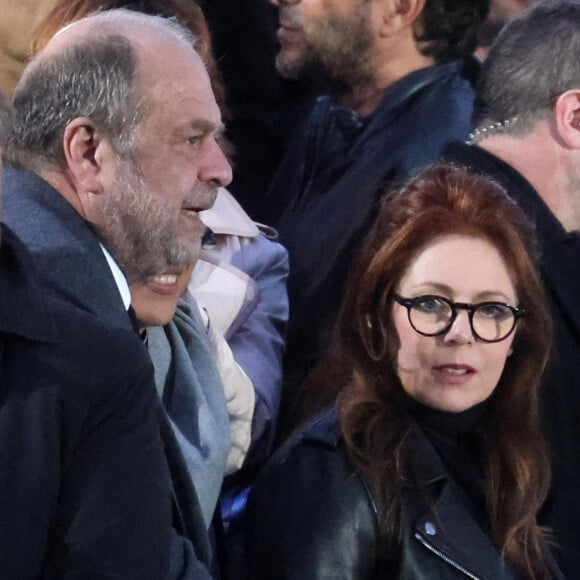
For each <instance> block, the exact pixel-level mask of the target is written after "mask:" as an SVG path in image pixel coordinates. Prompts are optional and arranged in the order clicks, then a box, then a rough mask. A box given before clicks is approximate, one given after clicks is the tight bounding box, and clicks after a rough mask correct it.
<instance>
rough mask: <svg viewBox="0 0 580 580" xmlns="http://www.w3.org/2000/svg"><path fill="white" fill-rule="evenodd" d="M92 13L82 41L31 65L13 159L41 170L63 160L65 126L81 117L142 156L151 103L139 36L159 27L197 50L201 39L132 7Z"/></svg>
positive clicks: (124, 154)
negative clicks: (141, 74)
mask: <svg viewBox="0 0 580 580" xmlns="http://www.w3.org/2000/svg"><path fill="white" fill-rule="evenodd" d="M89 18H90V19H91V20H92V25H91V27H90V29H89V31H88V33H87V34H83V35H82V38H75V39H74V40H72V41H71V42H70V44H69V45H67V46H65V47H64V48H62V49H61V50H58V51H55V52H54V53H51V54H48V55H44V54H43V53H42V52H41V53H39V55H37V57H36V58H35V59H33V60H32V62H31V63H30V64H29V65H28V67H27V68H26V70H25V72H24V74H23V76H22V78H21V80H20V82H19V83H18V86H17V87H16V90H15V93H14V121H13V123H12V131H11V134H10V138H9V141H8V146H7V151H6V159H7V160H8V161H9V162H10V163H12V164H14V165H16V166H19V167H23V168H26V169H30V170H33V171H36V172H39V171H42V169H43V168H45V167H46V166H55V165H56V166H59V165H62V164H63V163H64V161H65V157H64V150H63V136H64V131H65V128H66V126H67V125H68V123H69V122H70V121H72V120H73V119H75V118H77V117H87V118H89V119H90V120H91V121H92V122H93V123H94V124H95V126H96V127H97V129H98V130H99V131H101V132H102V133H103V134H104V135H105V136H106V137H108V138H109V139H110V140H111V143H112V145H113V147H114V148H115V151H116V153H117V155H119V157H121V158H130V157H132V156H134V154H135V134H136V130H137V128H138V126H139V124H140V123H141V122H142V121H143V119H144V118H145V117H146V114H147V111H148V109H149V106H150V105H151V103H150V102H149V99H148V95H147V91H146V90H143V89H144V88H145V87H139V86H137V84H136V76H137V55H136V52H135V49H134V47H133V45H132V42H131V38H135V31H139V29H142V30H153V31H159V32H161V33H164V34H165V35H169V36H171V37H173V38H174V39H178V40H179V41H183V42H185V43H187V44H188V45H189V46H190V47H192V48H193V47H194V46H195V43H196V39H195V36H194V35H193V34H192V33H191V32H190V31H189V30H188V29H186V28H184V27H182V26H181V25H180V24H178V23H177V22H176V21H175V20H173V19H167V18H162V17H160V16H149V15H146V14H141V13H138V12H134V11H130V10H124V9H119V10H109V11H104V12H101V13H98V14H96V15H94V16H91V17H89ZM124 29H126V30H128V31H129V30H130V31H132V33H127V34H125V33H124V32H123V31H124ZM79 36H81V35H79Z"/></svg>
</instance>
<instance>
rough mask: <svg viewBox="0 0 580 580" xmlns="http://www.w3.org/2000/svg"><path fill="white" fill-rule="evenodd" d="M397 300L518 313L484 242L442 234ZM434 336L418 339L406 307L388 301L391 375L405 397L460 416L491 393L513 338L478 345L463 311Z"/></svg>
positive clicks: (418, 260)
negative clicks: (392, 334) (429, 298)
mask: <svg viewBox="0 0 580 580" xmlns="http://www.w3.org/2000/svg"><path fill="white" fill-rule="evenodd" d="M397 293H398V294H399V295H400V296H402V297H404V298H415V297H417V296H422V295H437V296H442V297H444V298H447V299H449V300H450V301H452V302H464V303H469V304H474V303H478V302H487V301H495V302H502V303H505V304H509V305H510V306H517V305H518V301H517V296H516V292H515V289H514V284H513V282H512V280H511V277H510V274H509V272H508V269H507V265H506V263H505V262H504V260H503V258H502V257H501V255H500V254H499V252H498V251H497V249H496V248H495V246H493V244H491V243H490V242H488V241H486V240H484V239H482V238H477V237H473V236H467V235H458V234H457V235H456V234H453V235H445V236H442V237H440V238H436V239H435V240H433V241H432V242H431V243H430V244H428V245H427V246H426V247H425V248H424V249H423V250H422V251H421V252H420V253H419V254H418V255H417V256H416V257H415V259H414V260H413V261H412V262H411V264H410V265H409V268H408V269H407V270H406V272H405V274H404V275H403V278H402V279H401V281H400V283H399V285H398V287H397ZM457 312H458V315H457V318H456V319H455V321H454V322H453V324H452V325H451V327H450V328H449V330H448V331H447V332H446V333H445V334H443V335H441V336H422V335H420V334H419V333H417V332H416V331H415V330H414V329H413V327H412V326H411V324H410V323H409V318H408V314H407V308H406V307H404V306H402V305H400V304H399V303H397V302H393V319H394V323H395V328H396V329H397V332H398V335H399V340H400V348H399V351H398V355H397V373H398V376H399V379H400V381H401V384H402V386H403V389H404V390H405V392H406V393H407V394H408V395H410V396H411V397H413V398H414V399H416V400H417V401H420V402H421V403H424V404H426V405H428V406H430V407H434V408H436V409H440V410H444V411H453V412H460V411H464V410H466V409H469V408H470V407H473V406H474V405H476V404H477V403H480V402H482V401H484V400H485V399H487V398H488V397H489V396H490V395H491V393H492V392H493V391H494V389H495V387H496V385H497V383H498V381H499V379H500V376H501V374H502V372H503V368H504V365H505V362H506V359H507V357H508V356H509V354H510V353H511V345H512V342H513V337H514V333H512V334H511V335H510V336H508V338H506V339H505V340H502V341H501V342H495V343H485V342H481V341H480V340H477V339H476V338H475V337H474V336H473V333H472V330H471V326H470V323H469V317H468V314H469V313H468V312H467V311H466V310H458V311H457Z"/></svg>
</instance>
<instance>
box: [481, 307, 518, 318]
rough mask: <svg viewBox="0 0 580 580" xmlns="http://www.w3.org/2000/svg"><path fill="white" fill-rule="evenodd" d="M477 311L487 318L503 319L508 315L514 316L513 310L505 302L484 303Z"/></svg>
mask: <svg viewBox="0 0 580 580" xmlns="http://www.w3.org/2000/svg"><path fill="white" fill-rule="evenodd" d="M477 312H478V313H479V314H480V315H482V316H485V317H486V318H492V319H494V320H503V319H504V318H507V317H508V316H512V312H511V310H510V309H509V308H507V307H506V306H504V305H503V304H484V305H482V306H479V307H478V309H477Z"/></svg>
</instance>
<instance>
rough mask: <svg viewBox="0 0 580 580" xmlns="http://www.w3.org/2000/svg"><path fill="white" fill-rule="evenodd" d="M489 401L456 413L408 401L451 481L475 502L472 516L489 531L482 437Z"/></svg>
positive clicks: (409, 409) (412, 412)
mask: <svg viewBox="0 0 580 580" xmlns="http://www.w3.org/2000/svg"><path fill="white" fill-rule="evenodd" d="M487 406H488V401H483V402H482V403H479V404H477V405H475V406H473V407H471V408H469V409H467V410H465V411H462V412H459V413H454V412H450V411H440V410H438V409H433V408H432V407H428V406H427V405H424V404H422V403H419V402H418V401H415V400H414V399H411V398H410V397H408V402H407V408H408V411H409V415H410V416H411V418H412V419H413V420H414V421H415V422H416V423H417V425H418V426H419V427H420V428H421V431H422V432H423V433H424V434H425V436H426V437H427V439H428V440H429V442H430V443H431V445H432V446H433V447H434V448H435V451H437V453H438V455H439V457H440V458H441V461H442V463H443V465H444V466H445V468H446V470H447V471H448V473H449V476H450V478H451V479H452V480H453V481H454V482H455V483H456V484H457V485H458V486H459V487H460V488H461V489H462V490H463V492H464V493H465V494H466V495H467V496H468V497H469V498H470V499H471V500H472V502H473V507H474V512H473V516H474V517H475V519H476V521H477V522H478V523H479V525H480V526H481V528H482V529H483V530H487V529H489V517H488V513H487V506H486V501H485V490H484V451H483V440H482V435H481V424H482V420H483V415H484V414H485V410H486V409H487Z"/></svg>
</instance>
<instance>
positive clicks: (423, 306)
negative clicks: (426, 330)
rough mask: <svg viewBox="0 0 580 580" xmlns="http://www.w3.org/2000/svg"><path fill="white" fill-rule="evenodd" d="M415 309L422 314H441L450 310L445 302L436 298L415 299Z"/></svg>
mask: <svg viewBox="0 0 580 580" xmlns="http://www.w3.org/2000/svg"><path fill="white" fill-rule="evenodd" d="M413 307H414V308H416V309H417V310H421V312H441V311H443V310H448V308H449V306H448V305H447V303H446V302H445V301H444V300H442V299H441V298H437V297H436V296H419V298H416V299H415V303H414V304H413Z"/></svg>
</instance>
